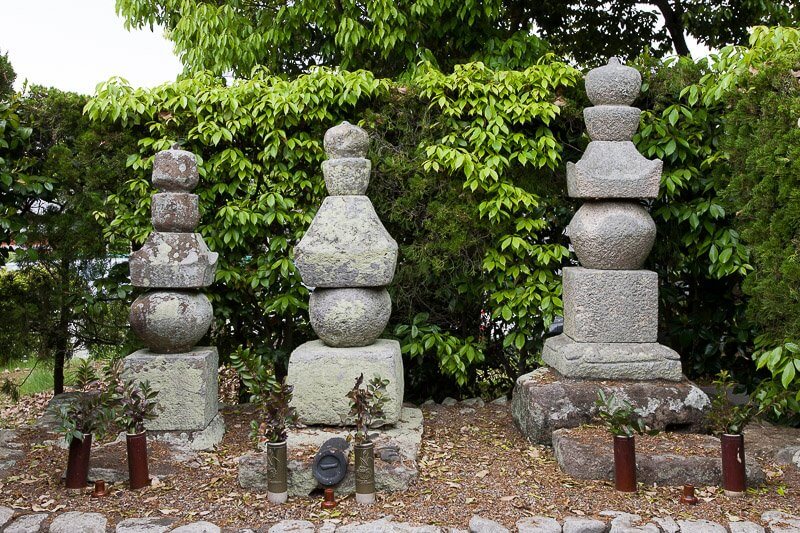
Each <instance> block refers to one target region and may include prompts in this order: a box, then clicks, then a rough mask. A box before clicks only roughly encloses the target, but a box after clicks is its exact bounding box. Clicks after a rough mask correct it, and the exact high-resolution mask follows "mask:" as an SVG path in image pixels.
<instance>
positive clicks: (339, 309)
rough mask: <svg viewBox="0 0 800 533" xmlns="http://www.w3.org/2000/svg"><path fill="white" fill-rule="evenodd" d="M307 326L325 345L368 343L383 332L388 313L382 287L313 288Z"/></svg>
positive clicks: (390, 312) (388, 301) (389, 299)
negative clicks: (309, 320) (308, 324)
mask: <svg viewBox="0 0 800 533" xmlns="http://www.w3.org/2000/svg"><path fill="white" fill-rule="evenodd" d="M308 314H309V318H310V319H311V327H312V328H314V332H315V333H316V334H317V335H318V336H319V338H320V339H321V340H322V342H324V343H325V344H326V345H328V346H333V347H336V348H350V347H354V346H368V345H370V344H372V343H373V342H375V340H376V339H377V338H378V336H379V335H380V334H381V333H383V330H384V328H385V327H386V324H388V323H389V317H390V316H391V314H392V300H391V298H390V297H389V292H388V291H387V290H386V289H384V288H379V289H372V288H363V289H362V288H357V289H356V288H348V289H316V290H314V291H313V292H312V293H311V297H310V298H309V302H308Z"/></svg>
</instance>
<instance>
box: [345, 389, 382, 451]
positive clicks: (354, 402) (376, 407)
mask: <svg viewBox="0 0 800 533" xmlns="http://www.w3.org/2000/svg"><path fill="white" fill-rule="evenodd" d="M362 385H364V374H361V375H359V376H358V377H357V378H356V383H355V385H354V386H353V388H352V389H351V390H350V392H348V393H347V397H348V398H350V413H349V415H348V416H349V417H350V419H351V420H354V421H355V424H356V430H355V433H354V434H353V435H352V438H353V440H355V443H356V444H363V443H365V442H369V435H368V434H367V430H368V429H369V428H370V427H371V426H373V425H375V424H377V423H379V422H382V421H383V419H384V417H385V416H386V415H385V414H384V412H383V407H384V406H385V405H386V403H387V402H388V401H389V397H388V396H387V395H386V386H387V385H389V380H388V379H381V377H380V376H375V377H374V378H372V379H371V380H370V381H369V382H368V383H367V384H366V385H365V386H362ZM348 438H350V437H348Z"/></svg>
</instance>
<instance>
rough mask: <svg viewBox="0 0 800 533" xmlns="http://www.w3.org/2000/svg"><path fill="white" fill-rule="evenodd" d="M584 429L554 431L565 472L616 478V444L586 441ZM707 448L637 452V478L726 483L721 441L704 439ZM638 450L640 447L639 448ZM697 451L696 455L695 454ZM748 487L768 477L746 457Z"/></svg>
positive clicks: (699, 484)
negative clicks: (671, 451)
mask: <svg viewBox="0 0 800 533" xmlns="http://www.w3.org/2000/svg"><path fill="white" fill-rule="evenodd" d="M580 434H581V428H578V429H559V430H556V431H554V432H553V453H554V455H555V456H556V461H557V462H558V466H559V467H560V468H561V470H562V471H564V472H565V473H567V474H569V475H570V476H572V477H574V478H577V479H607V480H613V479H614V444H613V441H612V437H611V436H610V435H609V437H608V445H607V446H598V445H597V444H596V443H595V442H586V441H584V440H583V439H581V437H580ZM702 439H703V443H702V444H701V445H700V446H701V447H702V448H703V449H705V453H701V452H702V451H701V450H697V449H693V448H689V449H686V448H684V449H682V450H680V451H676V452H675V453H645V452H643V451H641V450H639V449H637V451H636V478H637V481H639V482H641V483H644V484H646V485H651V484H653V483H655V484H658V485H672V486H682V485H684V484H686V483H689V484H692V485H694V486H696V487H706V486H717V487H718V486H720V485H721V484H722V460H721V459H720V457H719V449H720V444H719V439H718V438H716V437H712V436H711V435H704V436H703V437H702ZM637 448H638V446H637ZM692 452H694V453H692ZM746 469H747V484H748V486H750V487H754V486H757V485H760V484H762V483H764V481H765V480H766V476H765V475H764V471H763V469H762V468H761V465H759V464H758V462H757V461H756V460H755V459H753V458H752V456H749V455H748V456H747V457H746Z"/></svg>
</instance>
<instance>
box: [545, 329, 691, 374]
mask: <svg viewBox="0 0 800 533" xmlns="http://www.w3.org/2000/svg"><path fill="white" fill-rule="evenodd" d="M542 360H543V361H544V362H545V363H547V364H548V365H549V366H551V367H553V368H555V369H556V370H558V372H559V373H560V374H561V375H563V376H566V377H570V378H580V379H630V380H639V381H652V380H654V379H662V380H669V381H681V380H682V379H683V372H682V370H681V359H680V355H679V354H678V352H676V351H675V350H673V349H672V348H669V347H667V346H664V345H663V344H659V343H657V342H640V343H638V342H637V343H634V342H630V343H627V342H575V341H574V340H572V339H571V338H570V337H568V336H567V335H558V336H555V337H550V338H548V339H546V340H545V341H544V348H543V349H542Z"/></svg>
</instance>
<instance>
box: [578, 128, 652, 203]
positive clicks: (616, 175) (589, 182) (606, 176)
mask: <svg viewBox="0 0 800 533" xmlns="http://www.w3.org/2000/svg"><path fill="white" fill-rule="evenodd" d="M662 167H663V163H662V162H661V160H659V159H656V160H654V161H651V160H649V159H647V158H645V157H644V156H643V155H642V154H640V153H639V152H638V151H637V150H636V146H634V144H633V143H632V142H630V141H592V142H590V143H589V146H587V147H586V152H584V154H583V157H582V158H581V159H580V161H578V162H577V163H574V164H573V163H567V192H568V193H569V196H570V197H571V198H632V199H635V198H656V197H657V196H658V185H659V183H660V182H661V169H662Z"/></svg>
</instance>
